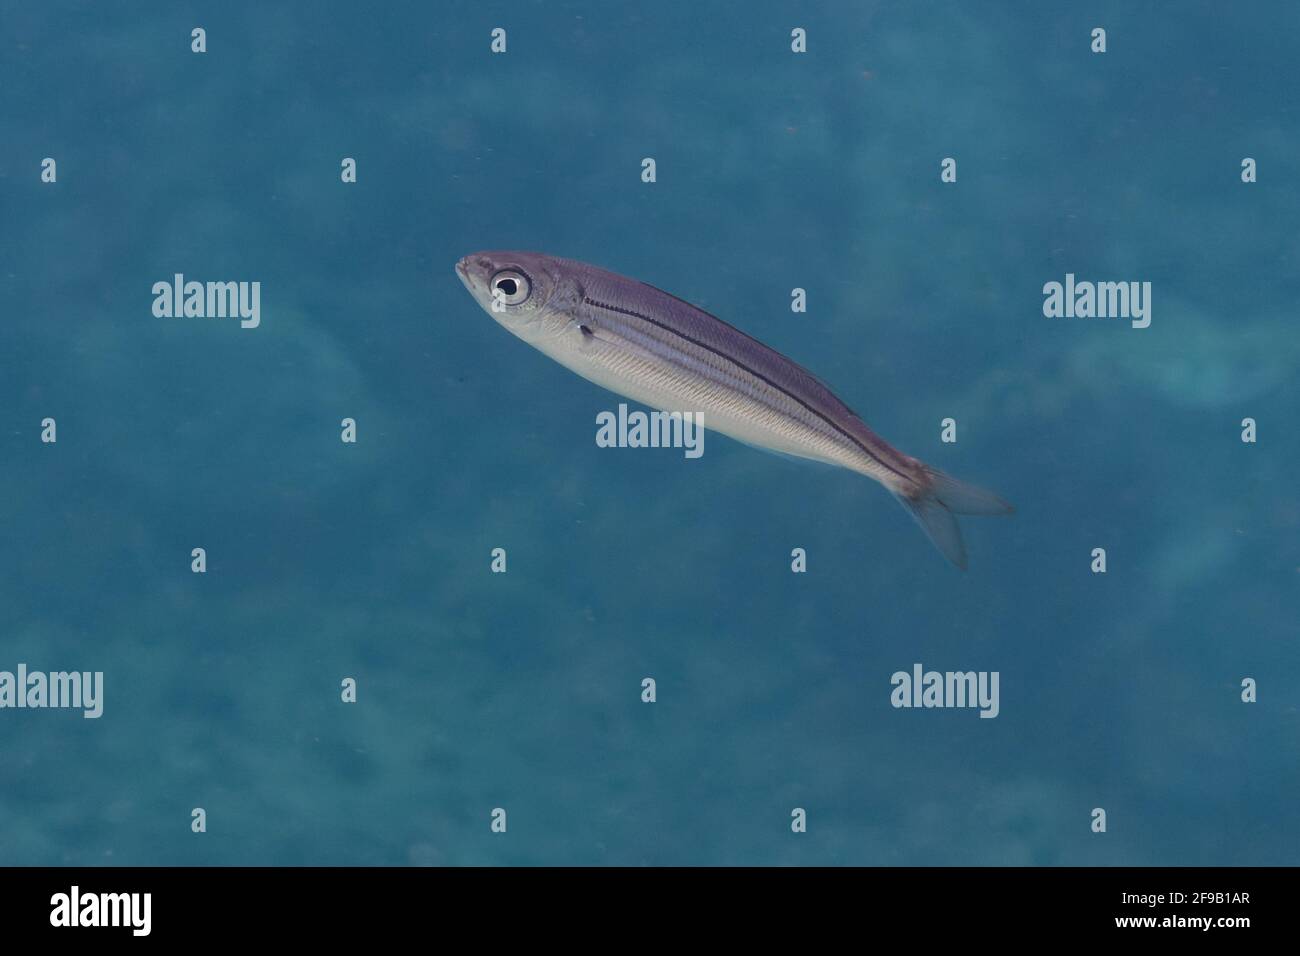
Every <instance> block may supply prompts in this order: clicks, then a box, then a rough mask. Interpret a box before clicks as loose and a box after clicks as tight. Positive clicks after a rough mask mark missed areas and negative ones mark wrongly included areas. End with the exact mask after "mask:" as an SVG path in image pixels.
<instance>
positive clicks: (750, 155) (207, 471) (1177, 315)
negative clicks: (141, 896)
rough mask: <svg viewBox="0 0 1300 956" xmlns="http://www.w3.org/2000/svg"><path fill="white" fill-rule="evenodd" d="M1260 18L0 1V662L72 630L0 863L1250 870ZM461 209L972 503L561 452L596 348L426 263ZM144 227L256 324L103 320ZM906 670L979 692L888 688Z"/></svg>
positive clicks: (1262, 10)
mask: <svg viewBox="0 0 1300 956" xmlns="http://www.w3.org/2000/svg"><path fill="white" fill-rule="evenodd" d="M1098 26H1100V27H1104V28H1105V29H1106V31H1107V52H1105V53H1104V54H1095V53H1092V52H1091V50H1090V44H1091V39H1090V33H1091V31H1092V29H1093V28H1094V27H1098ZM195 27H202V28H204V29H205V30H206V35H207V52H206V53H203V54H196V53H193V52H191V49H190V43H191V34H190V31H191V30H192V29H193V28H195ZM496 27H502V28H504V29H506V31H507V37H508V47H507V52H506V53H505V54H502V55H494V54H492V53H491V51H490V49H489V47H490V43H491V31H492V30H493V29H494V28H496ZM795 27H802V28H804V29H806V31H807V37H808V41H807V42H808V52H807V53H805V54H794V53H792V52H791V46H790V44H791V35H790V32H791V30H792V29H793V28H795ZM1297 35H1300V7H1297V6H1296V5H1295V4H1291V3H1286V2H1281V0H1279V2H1261V3H1248V4H1243V5H1238V6H1233V7H1229V6H1227V5H1224V4H1218V3H1179V4H1172V3H1170V4H1129V3H1120V2H1116V3H1084V4H1069V5H1066V4H1042V3H1030V2H1023V3H993V4H978V5H976V4H969V3H960V2H926V3H847V2H846V3H821V4H819V3H809V4H800V5H797V6H791V5H788V4H784V3H776V2H770V0H764V2H758V3H751V4H745V5H743V7H742V6H741V5H739V4H721V3H718V4H709V3H692V2H687V0H674V2H667V3H655V4H650V5H636V6H633V5H610V4H597V3H565V2H544V3H543V2H536V3H525V2H512V3H504V2H501V3H493V2H464V3H448V2H436V3H430V2H394V3H386V4H383V5H382V6H381V7H374V6H372V5H366V4H356V5H353V4H344V3H331V4H296V5H282V6H281V5H275V6H272V5H265V4H256V3H222V4H219V5H207V4H199V3H185V2H167V3H162V2H149V3H139V4H131V5H120V6H118V7H116V8H114V6H113V5H106V4H98V3H91V2H84V3H60V2H51V3H45V4H40V5H35V4H30V5H27V4H25V5H17V4H8V5H6V6H5V9H4V11H3V13H0V101H2V102H3V110H2V111H0V304H2V305H3V309H4V321H3V322H2V323H0V411H2V412H3V421H4V430H3V435H0V670H8V671H13V670H15V669H16V667H17V665H18V664H19V663H25V664H26V665H27V666H28V668H29V669H31V670H46V671H51V670H84V671H103V673H104V713H103V716H102V717H101V718H99V719H97V720H86V719H83V718H82V716H81V714H80V713H79V712H78V711H75V710H16V709H5V710H0V863H3V864H10V865H13V864H22V865H35V864H78V865H80V864H100V863H102V864H128V865H131V864H241V863H247V864H367V865H372V864H419V865H423V864H446V865H479V864H525V865H537V864H618V865H623V864H630V865H647V864H649V865H653V864H692V865H693V864H829V865H845V864H868V865H895V864H926V865H928V864H999V865H1001V864H1030V865H1064V864H1084V865H1110V864H1139V865H1146V864H1150V865H1162V864H1179V865H1192V864H1206V865H1221V864H1291V865H1294V864H1297V863H1300V812H1298V811H1297V804H1296V799H1295V795H1296V793H1297V791H1298V790H1300V744H1298V736H1297V733H1298V731H1300V711H1298V710H1297V696H1296V687H1297V680H1298V679H1300V656H1298V655H1297V620H1300V556H1298V555H1297V550H1296V544H1297V538H1298V532H1300V490H1298V489H1297V481H1296V472H1297V468H1298V466H1300V436H1298V435H1297V432H1296V428H1295V419H1296V412H1297V409H1300V384H1298V382H1297V371H1298V370H1300V331H1298V330H1297V323H1296V302H1297V300H1298V299H1300V272H1298V270H1297V266H1298V265H1300V261H1298V259H1300V231H1298V230H1297V229H1296V223H1297V221H1300V188H1298V186H1297V182H1300V116H1298V115H1297V105H1298V104H1297V89H1298V87H1300V79H1298V78H1297V75H1296V72H1295V69H1294V61H1295V50H1296V46H1295V37H1296V36H1297ZM45 157H52V158H54V159H56V161H57V175H58V178H57V182H56V183H52V184H48V183H42V182H41V178H40V172H41V167H40V164H41V161H42V159H44V158H45ZM344 157H354V158H355V159H356V161H357V182H356V183H355V184H345V183H343V182H341V179H340V163H341V160H342V159H343V158H344ZM645 157H653V158H654V159H655V160H656V163H657V181H656V182H655V183H652V184H647V183H643V182H642V181H641V161H642V159H643V158H645ZM945 157H954V158H956V160H957V162H958V179H957V182H956V183H942V182H941V181H940V162H941V160H942V159H943V158H945ZM1244 157H1252V158H1254V159H1255V160H1257V162H1258V170H1259V173H1258V176H1259V181H1258V182H1256V183H1253V184H1246V183H1243V182H1242V181H1241V161H1242V159H1243V158H1244ZM479 249H536V250H540V251H545V252H549V253H552V254H555V255H561V256H567V257H570V258H575V259H582V260H587V261H591V262H594V263H597V264H599V265H602V266H605V267H607V268H610V269H613V270H615V271H617V272H621V273H623V274H626V275H630V276H634V277H636V278H638V279H643V280H645V281H647V282H650V283H652V284H654V285H656V286H659V287H660V288H662V289H665V290H667V291H670V292H672V293H674V294H676V295H678V296H681V297H682V298H684V299H686V300H688V301H690V302H693V303H695V304H697V305H699V306H700V307H702V308H704V309H707V310H709V311H711V312H713V313H715V314H717V315H718V316H720V317H721V318H723V319H725V320H727V321H729V322H731V323H732V324H735V325H737V326H739V327H740V328H742V329H743V330H745V331H746V332H748V333H750V334H752V335H754V336H756V337H757V338H759V339H761V340H762V341H764V342H766V343H768V344H769V345H771V346H773V347H774V348H776V349H778V350H779V351H781V352H783V353H785V354H786V355H788V356H790V357H791V358H792V359H794V360H795V361H797V362H799V363H800V364H802V365H805V366H806V367H808V368H809V369H811V370H812V371H814V372H815V373H816V374H817V375H818V376H819V377H821V378H822V379H824V380H825V381H826V382H827V383H828V384H829V385H830V386H831V388H833V389H834V390H835V391H836V392H837V394H838V395H839V396H840V397H841V398H843V399H844V401H845V402H847V403H848V404H849V405H850V406H851V407H853V408H855V409H856V410H857V411H858V412H860V413H861V414H862V416H863V417H864V418H865V420H866V421H867V422H868V423H869V424H870V425H871V426H872V427H873V428H874V429H875V430H877V431H878V432H880V433H881V434H882V435H883V436H884V437H885V438H887V439H888V440H890V441H891V442H892V443H894V444H895V445H897V446H898V447H899V448H901V449H902V450H904V451H906V452H908V453H910V454H913V455H916V456H918V457H920V458H922V459H925V460H927V461H929V462H931V463H932V464H934V465H935V466H937V467H939V468H942V469H944V470H946V471H949V472H951V473H952V474H954V475H956V476H958V477H960V478H962V479H965V480H968V481H971V482H974V483H976V484H979V485H982V486H985V487H988V488H991V489H994V490H996V491H997V492H999V493H1000V494H1002V495H1004V496H1005V497H1007V498H1008V499H1009V500H1011V501H1013V502H1014V503H1015V504H1016V506H1017V509H1018V511H1017V514H1016V515H1015V516H1014V517H1012V518H1010V519H979V518H974V519H963V521H962V526H963V531H964V534H965V537H966V542H967V546H968V549H969V551H970V561H971V567H970V570H969V571H968V572H966V573H964V574H963V573H960V572H958V571H956V570H955V569H953V568H951V567H949V566H948V565H947V564H946V563H945V562H944V561H943V559H942V558H941V557H940V556H939V555H938V554H937V552H935V551H934V550H933V548H932V547H931V545H930V544H929V543H928V542H927V541H926V540H925V538H924V536H923V535H922V534H921V533H920V532H919V531H918V529H917V528H916V527H915V526H914V525H913V523H912V522H911V520H910V519H909V518H908V516H907V515H906V514H905V513H904V512H903V510H902V509H900V508H899V507H898V506H897V505H896V504H895V503H894V502H892V501H891V500H890V499H889V496H888V495H886V494H884V493H883V492H882V490H881V489H880V488H879V487H877V486H876V485H875V484H873V483H872V482H870V481H867V480H865V479H863V478H862V477H860V476H858V475H854V474H851V473H849V472H847V471H840V470H834V469H830V468H825V467H818V466H816V465H811V464H807V465H801V464H797V463H792V462H789V461H785V460H782V459H779V458H776V457H773V456H770V455H765V454H761V453H759V452H757V451H754V450H753V449H750V448H747V447H745V446H743V445H740V444H738V443H735V442H733V441H730V440H729V439H726V438H723V437H721V436H718V435H716V434H713V433H710V435H709V436H708V438H707V439H706V442H705V454H704V456H703V457H702V458H700V459H699V460H688V459H686V458H685V457H684V456H683V455H682V453H681V451H680V450H648V449H647V450H612V449H601V448H597V447H596V445H595V442H594V434H595V416H596V414H597V413H598V412H600V411H602V410H607V409H614V408H616V407H617V404H618V402H619V399H618V398H617V397H616V396H614V395H612V394H610V393H607V392H603V391H602V390H600V389H599V388H597V387H596V386H594V385H591V384H589V383H587V382H585V381H583V380H581V379H579V378H577V377H576V376H574V375H572V374H571V373H569V372H568V371H566V370H564V369H563V368H561V367H560V366H558V365H556V364H555V363H553V362H552V361H550V360H549V359H547V358H545V357H544V356H542V355H541V354H540V353H537V352H535V351H533V350H532V349H530V348H529V347H528V346H526V345H525V344H524V343H522V342H520V341H518V340H516V339H514V338H513V337H512V336H510V335H508V334H506V333H505V332H504V331H503V330H502V329H501V328H499V327H498V326H497V325H496V324H495V323H494V322H493V321H492V320H491V319H490V318H489V317H488V316H487V315H485V314H484V313H483V311H482V310H481V309H480V308H479V307H478V306H477V305H476V304H475V303H474V302H473V301H472V300H471V299H470V297H469V296H468V295H467V294H466V293H465V290H464V289H463V288H462V286H461V284H460V282H459V280H458V279H457V277H456V275H455V274H454V272H453V268H452V267H453V265H454V263H455V261H456V260H457V258H459V257H460V256H463V255H465V254H468V253H470V252H473V251H476V250H479ZM178 272H179V273H183V274H184V275H185V276H186V278H187V279H197V280H199V281H206V280H214V281H215V280H256V281H260V282H261V289H262V293H261V324H260V326H259V327H258V328H256V329H242V328H240V326H239V323H238V322H237V321H235V320H231V319H220V320H218V319H198V318H157V317H155V316H154V315H153V314H152V311H151V308H152V303H153V295H152V293H151V287H152V285H153V284H154V283H155V282H158V281H165V282H170V281H171V278H172V276H173V275H174V274H175V273H178ZM1067 273H1074V274H1076V275H1077V276H1078V278H1079V279H1080V280H1084V279H1089V280H1095V281H1101V280H1114V281H1130V280H1132V281H1149V282H1151V283H1152V287H1153V293H1152V323H1151V326H1150V328H1148V329H1144V330H1138V329H1133V328H1131V327H1130V325H1129V323H1128V322H1127V321H1121V320H1081V319H1049V318H1046V317H1044V315H1043V311H1042V306H1043V291H1042V290H1043V285H1044V283H1047V282H1051V281H1057V282H1061V281H1064V278H1065V275H1066V274H1067ZM796 287H800V288H805V289H807V290H808V311H807V312H806V313H802V314H798V313H792V311H791V309H790V292H791V290H792V289H793V288H796ZM47 417H51V418H54V419H55V420H56V421H57V437H58V440H57V442H56V443H54V444H49V443H43V442H42V441H41V422H42V420H43V419H45V418H47ZM346 417H351V418H354V419H355V420H356V422H357V433H358V440H357V442H356V443H355V444H345V443H343V442H342V441H340V422H341V420H342V419H344V418H346ZM948 417H951V418H954V419H955V420H956V421H957V423H958V441H957V443H956V444H945V443H943V442H941V441H940V425H939V423H940V421H941V420H942V419H944V418H948ZM1247 417H1249V418H1253V419H1255V420H1256V421H1257V422H1258V441H1257V442H1256V443H1253V444H1249V443H1244V442H1243V441H1242V440H1241V431H1242V425H1241V423H1242V419H1243V418H1247ZM196 547H202V548H204V549H206V552H207V561H208V568H207V572H206V573H204V574H195V573H192V572H191V570H190V561H191V557H190V555H191V549H193V548H196ZM497 547H502V548H505V549H506V550H507V553H508V569H509V570H508V572H507V573H506V574H493V573H491V572H490V569H489V564H490V554H491V551H492V549H493V548H497ZM797 547H800V548H804V549H806V551H807V554H808V571H807V573H804V574H794V573H791V568H790V562H791V557H790V555H791V551H792V549H794V548H797ZM1098 547H1102V548H1105V549H1106V553H1107V572H1106V573H1105V574H1094V573H1092V571H1091V569H1090V566H1091V564H1092V550H1093V549H1094V548H1098ZM918 662H919V663H921V664H923V665H924V666H925V668H927V669H937V670H940V671H946V670H962V671H965V670H996V671H998V672H999V673H1000V675H1001V695H1000V696H1001V699H1000V714H999V716H998V717H997V718H996V719H992V720H982V719H979V718H978V716H977V713H976V712H975V711H974V710H962V709H953V710H909V709H895V708H893V707H892V706H891V704H890V692H891V690H892V686H891V684H890V676H891V675H892V674H893V673H894V672H895V671H899V670H903V671H910V670H911V668H912V665H913V664H914V663H918ZM345 677H353V678H355V679H356V681H357V685H358V691H357V696H358V700H357V702H356V703H355V704H345V703H343V702H342V701H341V699H340V682H341V681H342V680H343V678H345ZM645 677H653V678H654V679H655V681H656V684H657V700H656V702H654V703H652V704H648V703H643V702H642V700H641V681H642V679H643V678H645ZM1246 678H1253V679H1254V680H1255V681H1257V683H1258V702H1256V703H1244V702H1243V701H1242V699H1241V695H1242V681H1243V680H1244V679H1246ZM196 807H202V808H204V810H205V811H206V814H207V832H206V833H202V834H197V833H194V832H192V831H191V826H190V823H191V810H192V809H193V808H196ZM497 807H501V808H505V809H506V810H507V812H508V830H507V832H506V833H505V834H494V833H492V832H491V829H490V825H489V824H490V814H491V811H492V810H493V808H497ZM795 807H802V808H805V809H806V811H807V819H808V827H807V832H806V833H803V834H796V833H793V832H792V831H791V811H792V809H793V808H795ZM1094 808H1104V809H1105V811H1106V814H1107V831H1106V832H1105V833H1104V834H1100V833H1094V832H1092V830H1091V823H1092V811H1093V809H1094Z"/></svg>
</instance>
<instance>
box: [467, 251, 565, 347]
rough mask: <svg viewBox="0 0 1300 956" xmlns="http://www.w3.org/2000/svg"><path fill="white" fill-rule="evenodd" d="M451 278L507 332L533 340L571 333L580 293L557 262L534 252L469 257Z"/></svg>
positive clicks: (490, 253)
mask: <svg viewBox="0 0 1300 956" xmlns="http://www.w3.org/2000/svg"><path fill="white" fill-rule="evenodd" d="M456 274H457V275H458V276H460V281H461V282H463V283H464V284H465V288H466V289H468V290H469V294H470V295H472V296H473V297H474V301H475V302H477V303H478V304H479V305H480V306H481V307H482V308H483V311H484V312H486V313H487V314H488V315H490V316H492V318H494V319H496V320H497V322H499V323H500V324H501V325H503V326H505V328H506V329H508V330H509V331H510V332H513V333H514V334H515V335H517V336H519V337H520V338H522V339H525V340H528V341H537V340H539V339H545V338H549V337H552V336H556V335H561V334H564V333H566V332H569V331H570V330H571V328H576V324H575V319H574V317H573V310H574V307H575V306H576V305H577V304H578V303H579V302H580V301H581V298H582V290H581V288H580V287H579V286H578V284H577V281H576V279H575V278H574V277H573V276H572V275H570V274H569V273H568V271H567V270H565V268H564V267H563V266H562V265H561V263H560V262H559V260H557V259H555V258H553V257H551V256H547V255H543V254H542V253H539V252H475V253H473V254H472V255H468V256H465V258H463V259H461V260H460V261H459V262H457V263H456Z"/></svg>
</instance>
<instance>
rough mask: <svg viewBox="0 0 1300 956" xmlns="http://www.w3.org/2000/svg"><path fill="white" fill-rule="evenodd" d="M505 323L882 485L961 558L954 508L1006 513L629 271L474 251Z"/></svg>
mask: <svg viewBox="0 0 1300 956" xmlns="http://www.w3.org/2000/svg"><path fill="white" fill-rule="evenodd" d="M456 272H457V274H458V275H459V276H460V278H461V281H462V282H463V283H464V284H465V287H466V288H467V289H468V290H469V292H470V294H471V295H473V296H474V298H475V300H476V301H478V303H479V304H480V305H481V306H482V307H483V309H484V310H485V311H487V312H488V314H489V315H491V316H492V317H493V318H494V319H496V320H497V322H499V323H500V324H501V325H502V326H504V327H505V328H506V329H508V330H509V331H510V332H512V333H513V334H515V335H516V336H518V337H519V338H521V339H523V340H524V341H526V342H528V343H529V344H530V345H532V346H534V347H535V348H537V349H538V350H539V351H541V352H543V353H544V354H546V355H548V356H550V357H551V358H553V359H555V360H556V361H557V362H559V363H560V364H561V365H564V366H565V367H567V368H569V369H571V370H572V371H574V372H576V373H577V374H579V375H581V376H582V377H583V378H586V379H588V380H590V381H592V382H595V383H596V384H597V385H601V386H603V387H604V388H607V389H609V390H610V391H612V392H616V393H618V394H619V395H623V396H626V397H628V398H631V399H633V400H634V401H638V402H642V403H644V404H646V405H649V406H651V407H652V408H657V409H661V410H664V411H696V412H700V413H702V416H703V422H704V424H705V426H706V427H707V428H710V429H712V430H714V431H717V432H720V433H721V434H724V435H728V436H730V437H732V438H735V439H738V440H740V441H742V442H746V443H747V444H750V445H755V446H758V447H760V448H767V449H771V450H773V451H777V452H782V453H784V454H788V455H794V456H797V457H801V458H809V459H813V460H816V461H821V462H827V463H829V464H834V465H839V466H841V467H844V468H848V469H850V470H852V471H856V472H858V473H860V474H863V475H866V476H867V477H869V478H873V479H875V480H876V481H878V482H880V483H881V484H882V485H884V486H885V487H886V488H887V489H888V490H889V491H890V492H892V493H893V494H894V496H895V497H896V498H898V500H899V501H900V502H901V503H902V504H903V506H904V507H905V508H907V509H908V511H909V512H910V513H911V514H912V515H913V517H915V518H916V520H917V521H918V522H919V523H920V525H921V527H922V528H923V529H924V530H925V531H926V533H927V534H928V535H929V536H930V539H931V540H932V541H933V542H934V544H935V545H936V546H937V547H938V548H939V550H940V551H941V552H942V553H943V554H944V555H945V557H947V558H948V559H949V560H950V561H952V563H953V564H955V565H957V566H958V567H961V568H964V567H965V566H966V552H965V547H964V545H963V543H962V540H961V532H960V530H959V529H958V527H957V523H956V521H955V519H954V518H953V514H954V513H956V514H1008V513H1010V512H1011V511H1012V508H1011V506H1010V505H1008V504H1007V503H1006V502H1005V501H1003V500H1002V499H1001V498H998V497H997V496H996V495H993V494H991V493H990V492H987V491H984V490H982V489H979V488H975V487H973V486H970V485H966V484H964V483H962V482H959V481H957V480H955V479H953V478H950V477H948V476H947V475H944V474H943V473H942V472H939V471H938V470H936V469H933V468H930V467H929V466H927V465H926V464H924V463H923V462H921V461H919V460H917V459H915V458H912V457H911V456H910V455H906V454H904V453H902V452H901V451H899V450H898V449H896V448H894V447H893V446H891V445H890V444H889V443H888V442H886V441H885V440H884V439H882V438H881V437H880V436H879V435H877V434H876V433H875V432H873V431H872V430H871V429H870V428H868V427H867V425H866V423H865V422H863V421H862V419H861V418H860V417H858V415H856V414H855V413H854V412H853V411H852V410H851V409H850V408H849V407H848V406H847V405H845V404H844V403H843V402H842V401H840V400H839V399H838V398H836V397H835V395H834V394H833V393H832V392H831V390H830V389H829V388H827V387H826V385H824V384H823V383H822V382H821V381H820V380H818V379H817V378H816V377H815V376H814V375H812V373H810V372H808V371H807V370H806V369H804V368H803V367H801V366H799V365H798V364H796V363H795V362H792V361H791V360H790V359H788V358H786V357H785V356H784V355H782V354H781V353H779V352H777V351H775V350H773V349H770V348H768V347H767V346H766V345H763V344H762V343H761V342H759V341H757V340H756V339H753V338H751V337H750V336H748V335H746V334H745V333H743V332H741V331H740V330H739V329H736V328H734V327H733V326H731V325H728V324H727V323H726V322H723V321H722V320H721V319H718V318H716V317H715V316H712V315H710V314H709V313H707V312H705V311H703V310H701V309H698V308H696V307H695V306H693V305H691V304H690V303H688V302H684V301H683V300H681V299H678V298H677V297H675V296H672V295H669V294H668V293H666V292H663V291H661V290H659V289H657V288H655V287H653V286H650V285H647V284H646V283H644V282H640V281H637V280H635V279H629V278H627V277H625V276H621V275H617V274H615V273H612V272H609V271H607V270H604V269H600V268H598V267H596V266H592V265H588V264H587V263H584V262H576V261H574V260H571V259H561V258H556V257H553V256H547V255H543V254H541V253H535V252H479V253H474V254H473V255H470V256H466V257H465V258H463V259H461V260H460V261H459V262H458V263H457V265H456Z"/></svg>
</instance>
